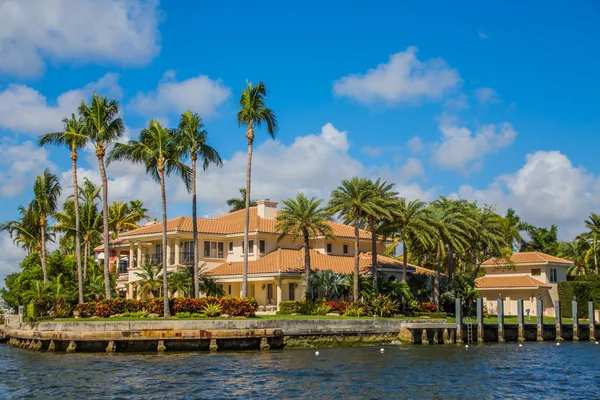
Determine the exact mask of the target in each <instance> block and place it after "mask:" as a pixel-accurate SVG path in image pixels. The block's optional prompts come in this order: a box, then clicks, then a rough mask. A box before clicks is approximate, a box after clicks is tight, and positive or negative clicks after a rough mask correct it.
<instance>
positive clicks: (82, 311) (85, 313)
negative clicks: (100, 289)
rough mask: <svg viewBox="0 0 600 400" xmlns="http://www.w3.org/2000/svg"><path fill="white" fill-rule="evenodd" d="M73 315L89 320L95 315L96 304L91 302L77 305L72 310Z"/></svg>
mask: <svg viewBox="0 0 600 400" xmlns="http://www.w3.org/2000/svg"><path fill="white" fill-rule="evenodd" d="M73 314H76V315H79V317H80V318H89V317H91V316H93V315H95V314H96V303H95V302H93V301H91V302H88V303H80V304H77V305H76V306H75V309H74V310H73Z"/></svg>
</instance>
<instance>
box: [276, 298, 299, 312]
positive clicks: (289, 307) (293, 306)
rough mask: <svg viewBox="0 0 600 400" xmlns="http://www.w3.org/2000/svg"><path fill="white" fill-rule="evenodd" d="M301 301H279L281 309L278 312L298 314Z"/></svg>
mask: <svg viewBox="0 0 600 400" xmlns="http://www.w3.org/2000/svg"><path fill="white" fill-rule="evenodd" d="M299 309H300V302H299V301H294V300H288V301H282V302H281V303H279V310H278V311H277V314H282V315H289V314H296V313H298V312H299Z"/></svg>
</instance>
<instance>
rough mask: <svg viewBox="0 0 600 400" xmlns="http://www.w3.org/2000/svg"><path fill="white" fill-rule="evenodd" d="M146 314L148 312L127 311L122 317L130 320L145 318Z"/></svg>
mask: <svg viewBox="0 0 600 400" xmlns="http://www.w3.org/2000/svg"><path fill="white" fill-rule="evenodd" d="M148 314H149V312H148V311H127V312H125V313H123V316H124V317H130V318H146V317H147V316H148Z"/></svg>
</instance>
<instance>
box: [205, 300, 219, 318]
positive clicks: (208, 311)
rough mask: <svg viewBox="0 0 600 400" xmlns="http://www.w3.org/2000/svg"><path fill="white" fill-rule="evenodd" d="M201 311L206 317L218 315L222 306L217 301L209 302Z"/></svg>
mask: <svg viewBox="0 0 600 400" xmlns="http://www.w3.org/2000/svg"><path fill="white" fill-rule="evenodd" d="M202 312H203V313H204V314H205V315H206V316H207V317H218V316H220V315H221V313H222V312H223V308H222V307H221V305H220V304H219V303H209V304H207V305H205V306H204V307H203V308H202Z"/></svg>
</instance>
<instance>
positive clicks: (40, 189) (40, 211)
mask: <svg viewBox="0 0 600 400" xmlns="http://www.w3.org/2000/svg"><path fill="white" fill-rule="evenodd" d="M60 193H61V187H60V183H59V182H58V178H57V177H56V175H54V174H52V173H50V171H49V170H48V169H46V170H44V173H43V174H42V175H39V176H38V177H37V178H36V179H35V183H34V184H33V194H34V197H33V200H32V201H31V208H32V209H33V210H34V211H35V213H36V214H37V216H38V217H39V224H40V231H41V240H42V243H41V252H40V259H41V262H42V272H43V274H44V283H47V282H48V271H47V268H46V228H47V227H48V218H50V217H51V216H52V215H53V214H54V213H55V212H56V207H57V205H58V198H59V197H60Z"/></svg>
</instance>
